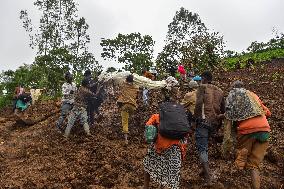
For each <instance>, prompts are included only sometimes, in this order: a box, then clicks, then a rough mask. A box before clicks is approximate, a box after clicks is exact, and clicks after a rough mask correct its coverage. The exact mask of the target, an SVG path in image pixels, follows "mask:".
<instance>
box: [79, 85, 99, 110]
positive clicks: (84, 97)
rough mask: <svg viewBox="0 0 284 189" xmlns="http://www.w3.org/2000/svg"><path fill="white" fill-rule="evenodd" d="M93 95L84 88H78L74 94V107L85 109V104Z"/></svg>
mask: <svg viewBox="0 0 284 189" xmlns="http://www.w3.org/2000/svg"><path fill="white" fill-rule="evenodd" d="M94 96H95V95H94V93H92V92H91V91H90V90H89V89H88V88H86V87H80V88H79V90H78V91H77V92H76V95H75V101H74V106H76V107H79V108H87V104H88V101H89V99H90V98H93V97H94Z"/></svg>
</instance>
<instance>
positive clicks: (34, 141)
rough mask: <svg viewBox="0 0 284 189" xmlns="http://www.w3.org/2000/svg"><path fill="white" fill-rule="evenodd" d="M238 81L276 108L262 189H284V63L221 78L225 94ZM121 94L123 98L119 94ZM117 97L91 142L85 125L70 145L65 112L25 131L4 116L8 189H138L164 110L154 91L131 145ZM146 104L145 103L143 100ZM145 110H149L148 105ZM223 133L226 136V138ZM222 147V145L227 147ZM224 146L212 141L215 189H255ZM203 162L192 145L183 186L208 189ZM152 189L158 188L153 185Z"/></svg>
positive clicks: (134, 122)
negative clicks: (152, 124) (61, 126)
mask: <svg viewBox="0 0 284 189" xmlns="http://www.w3.org/2000/svg"><path fill="white" fill-rule="evenodd" d="M235 79H241V80H243V81H244V82H245V84H246V86H247V88H248V89H250V90H252V91H254V92H256V93H257V94H258V95H259V96H260V97H261V99H263V101H264V102H265V103H266V105H267V106H268V107H269V108H270V109H271V111H272V113H273V116H272V117H271V118H270V120H269V121H270V123H271V127H272V139H271V144H270V149H269V151H268V154H267V156H266V157H265V160H264V164H263V167H262V168H263V170H262V183H263V186H262V188H269V189H270V188H271V189H273V188H275V189H279V188H284V185H283V184H284V176H283V175H284V167H283V162H284V160H283V157H284V136H283V134H284V118H283V117H284V110H283V107H284V95H283V94H284V88H283V87H284V86H283V85H284V84H283V83H284V61H283V60H276V61H274V62H270V63H263V64H262V66H260V67H258V68H257V69H253V70H249V69H244V70H236V71H233V72H219V73H216V81H218V82H216V84H217V85H218V86H220V87H221V88H222V89H223V90H224V91H226V90H227V89H228V86H229V83H230V82H232V81H234V80H235ZM115 96H116V95H115ZM115 96H113V97H112V98H111V99H110V100H109V101H106V102H105V103H104V104H103V107H102V108H101V111H102V113H103V117H104V118H103V119H102V121H101V122H99V123H97V124H96V126H95V128H92V130H91V131H92V134H93V135H92V136H91V137H89V138H85V134H84V132H83V131H82V128H81V127H80V126H76V127H75V128H74V129H73V130H72V136H71V138H70V140H65V139H64V138H63V137H62V134H61V133H59V132H58V131H57V130H56V128H55V121H56V120H57V118H58V116H59V113H57V114H55V115H52V116H51V117H49V118H47V119H45V120H43V121H41V122H39V123H37V124H36V125H33V126H25V125H23V124H22V123H19V122H16V118H15V117H14V116H13V115H12V114H11V112H10V110H9V109H5V110H2V111H1V113H0V188H23V189H25V188H26V189H31V188H58V189H61V188H64V189H67V188H94V189H100V188H119V189H124V188H133V189H134V188H137V187H138V186H141V185H142V184H143V166H142V160H143V157H144V155H145V153H146V150H147V145H146V144H144V141H143V131H144V123H145V121H146V120H147V118H148V117H149V115H150V114H151V113H155V112H156V111H157V109H156V106H155V105H156V104H157V101H158V100H159V97H160V95H159V92H157V91H151V97H152V98H151V106H150V107H147V108H146V107H142V108H140V109H139V110H138V111H137V112H136V114H135V115H134V116H133V117H132V118H131V120H130V132H131V133H130V137H131V138H130V140H131V143H130V144H129V145H128V146H124V144H123V141H122V140H121V139H122V134H121V128H120V114H119V112H118V110H117V107H116V105H115V100H116V98H115ZM140 105H141V102H140ZM141 106H142V105H141ZM56 108H57V107H56V105H55V103H53V102H44V103H39V104H38V107H37V109H36V110H34V111H33V112H32V114H33V115H31V117H35V118H36V117H39V116H42V114H44V113H46V112H47V111H51V110H55V109H56ZM220 134H221V133H220ZM219 142H220V141H219ZM220 145H221V144H220V143H217V142H216V141H211V143H210V153H209V155H210V156H209V158H210V160H211V161H210V165H211V167H212V172H213V176H214V178H215V181H216V182H215V184H214V185H213V186H212V187H207V188H240V189H241V188H248V189H249V188H250V186H249V175H248V173H246V172H243V173H241V172H237V171H236V170H235V169H234V166H233V158H234V157H233V154H232V155H231V157H230V158H228V159H223V158H222V157H221V154H220ZM197 160H198V159H197V156H196V152H195V148H194V140H193V139H191V141H190V144H189V149H188V153H187V158H186V161H185V162H184V166H183V169H182V183H181V185H182V186H181V188H196V189H197V188H206V187H205V186H203V185H202V183H203V181H202V180H201V179H200V178H199V177H198V172H199V169H198V164H197ZM152 188H157V186H156V185H155V184H154V183H152Z"/></svg>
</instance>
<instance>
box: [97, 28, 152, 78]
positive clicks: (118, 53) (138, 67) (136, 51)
mask: <svg viewBox="0 0 284 189" xmlns="http://www.w3.org/2000/svg"><path fill="white" fill-rule="evenodd" d="M154 43H155V42H154V41H153V39H152V37H151V36H149V35H145V36H141V34H140V33H131V34H126V35H123V34H118V36H117V37H116V38H115V39H102V41H101V46H102V47H103V52H102V53H101V56H102V57H103V58H104V59H105V60H114V61H117V62H118V63H123V64H125V66H124V67H123V69H124V70H128V71H131V72H135V73H141V72H142V70H143V68H148V69H149V68H150V67H151V66H152V64H153V63H152V58H153V46H154Z"/></svg>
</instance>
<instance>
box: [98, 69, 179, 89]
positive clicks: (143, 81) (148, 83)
mask: <svg viewBox="0 0 284 189" xmlns="http://www.w3.org/2000/svg"><path fill="white" fill-rule="evenodd" d="M130 74H131V73H130V72H128V71H125V72H112V73H107V72H103V73H101V75H99V77H98V80H99V81H103V82H107V81H109V80H113V81H114V82H115V83H117V84H121V83H122V82H124V81H125V79H126V77H127V76H128V75H130ZM133 76H134V83H135V84H136V85H138V86H139V87H145V88H147V89H158V88H164V87H169V86H170V87H171V86H172V85H177V84H178V82H177V81H176V80H175V79H174V80H175V81H174V82H173V80H172V79H171V80H170V81H171V82H167V80H162V81H152V80H151V79H148V78H146V77H144V76H140V75H138V74H135V73H134V74H133Z"/></svg>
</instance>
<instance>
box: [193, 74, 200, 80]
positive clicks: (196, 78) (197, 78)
mask: <svg viewBox="0 0 284 189" xmlns="http://www.w3.org/2000/svg"><path fill="white" fill-rule="evenodd" d="M192 79H193V81H201V77H200V76H199V75H197V76H195V77H194V78H192Z"/></svg>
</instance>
